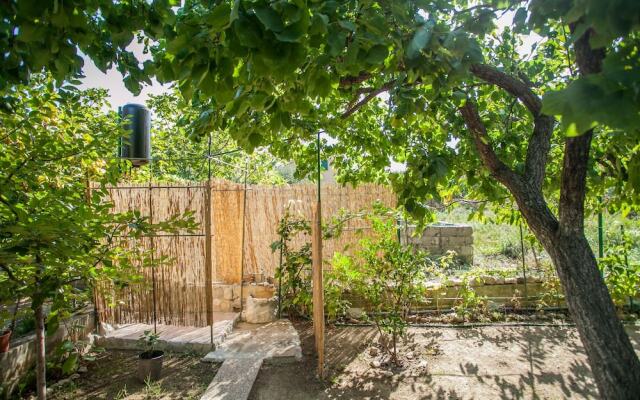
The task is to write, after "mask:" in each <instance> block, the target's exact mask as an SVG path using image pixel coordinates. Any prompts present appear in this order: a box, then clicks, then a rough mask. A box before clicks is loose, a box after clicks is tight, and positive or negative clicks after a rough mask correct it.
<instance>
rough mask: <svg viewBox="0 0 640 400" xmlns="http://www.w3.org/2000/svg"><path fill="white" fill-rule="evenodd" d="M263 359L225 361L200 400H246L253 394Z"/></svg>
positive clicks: (249, 358) (250, 358)
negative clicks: (252, 389) (252, 390)
mask: <svg viewBox="0 0 640 400" xmlns="http://www.w3.org/2000/svg"><path fill="white" fill-rule="evenodd" d="M262 361H263V359H262V358H260V357H245V358H235V359H229V360H227V361H225V362H224V363H223V364H222V366H221V367H220V369H219V370H218V373H217V374H216V377H215V379H214V380H213V381H211V383H210V384H209V387H207V390H206V391H205V392H204V394H203V395H202V397H200V400H245V399H247V398H248V397H249V393H251V388H252V387H253V382H255V380H256V377H257V376H258V372H259V371H260V367H262Z"/></svg>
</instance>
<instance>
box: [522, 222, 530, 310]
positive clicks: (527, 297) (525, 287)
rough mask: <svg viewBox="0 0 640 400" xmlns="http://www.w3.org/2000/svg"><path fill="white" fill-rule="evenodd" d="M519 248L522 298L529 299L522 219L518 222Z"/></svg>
mask: <svg viewBox="0 0 640 400" xmlns="http://www.w3.org/2000/svg"><path fill="white" fill-rule="evenodd" d="M520 249H521V252H522V276H523V277H524V300H525V301H528V300H529V292H528V290H527V264H526V262H525V258H524V256H525V253H524V251H525V249H524V234H523V232H522V221H521V222H520Z"/></svg>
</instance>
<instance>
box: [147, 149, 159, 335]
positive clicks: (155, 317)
mask: <svg viewBox="0 0 640 400" xmlns="http://www.w3.org/2000/svg"><path fill="white" fill-rule="evenodd" d="M152 188H153V158H151V160H149V223H150V224H153V197H152V195H151V189H152ZM149 247H150V248H151V256H150V257H151V282H152V294H153V333H155V334H158V304H157V296H156V267H155V265H153V262H154V258H155V254H154V252H155V243H154V238H153V236H151V237H150V238H149Z"/></svg>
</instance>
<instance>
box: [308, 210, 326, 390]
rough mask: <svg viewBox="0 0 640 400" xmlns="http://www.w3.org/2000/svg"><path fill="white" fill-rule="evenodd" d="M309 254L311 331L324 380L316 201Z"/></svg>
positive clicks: (319, 226)
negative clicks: (310, 262)
mask: <svg viewBox="0 0 640 400" xmlns="http://www.w3.org/2000/svg"><path fill="white" fill-rule="evenodd" d="M311 246H312V247H311V252H312V256H313V263H312V275H313V330H314V334H315V338H316V353H317V354H318V376H319V377H320V378H324V293H323V287H322V214H321V205H320V202H319V201H318V202H317V203H316V209H315V211H314V213H313V227H312V242H311Z"/></svg>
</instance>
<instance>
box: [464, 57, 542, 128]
mask: <svg viewBox="0 0 640 400" xmlns="http://www.w3.org/2000/svg"><path fill="white" fill-rule="evenodd" d="M469 70H470V71H471V73H472V74H473V75H475V76H476V77H477V78H480V79H482V80H483V81H485V82H489V83H492V84H494V85H496V86H498V87H500V88H502V89H504V90H506V91H507V92H509V94H510V95H512V96H515V97H517V98H518V99H519V100H520V101H521V102H522V104H524V106H525V107H527V109H528V110H529V111H530V112H531V114H533V116H534V117H535V116H537V115H538V114H540V110H541V109H542V101H541V100H540V98H539V97H538V96H536V94H535V93H533V91H532V90H531V89H530V88H529V86H528V85H527V84H526V83H524V82H522V80H520V79H517V78H514V77H513V76H511V75H508V74H506V73H504V72H502V71H500V70H498V69H497V68H494V67H491V66H489V65H485V64H474V65H472V66H471V68H470V69H469Z"/></svg>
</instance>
